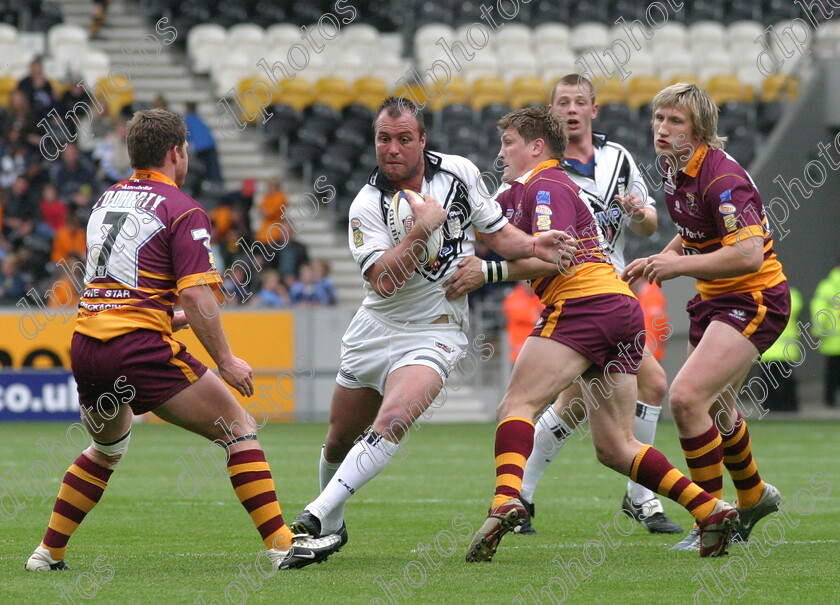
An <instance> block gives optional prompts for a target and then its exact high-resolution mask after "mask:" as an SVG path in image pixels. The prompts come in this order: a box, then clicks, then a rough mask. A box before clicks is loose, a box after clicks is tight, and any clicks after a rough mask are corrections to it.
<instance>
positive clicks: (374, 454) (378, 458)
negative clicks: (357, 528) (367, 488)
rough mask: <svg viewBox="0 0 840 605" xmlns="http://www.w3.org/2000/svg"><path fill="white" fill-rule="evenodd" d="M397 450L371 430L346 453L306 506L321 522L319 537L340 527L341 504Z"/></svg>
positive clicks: (372, 476)
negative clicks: (316, 495)
mask: <svg viewBox="0 0 840 605" xmlns="http://www.w3.org/2000/svg"><path fill="white" fill-rule="evenodd" d="M397 447H398V444H396V443H392V442H391V441H388V440H387V439H385V437H383V436H382V435H380V434H379V433H377V432H376V431H373V430H371V431H369V432H368V433H367V434H366V435H365V436H364V438H363V439H361V440H360V441H359V442H358V443H356V445H354V446H353V447H352V448H351V449H350V451H349V452H347V456H346V457H345V458H344V461H343V462H342V463H341V464H340V465H339V467H338V469H337V470H336V471H335V473H334V474H333V476H332V477H331V478H330V479H329V481H328V482H327V485H326V486H325V487H324V489H323V490H321V495H320V496H318V497H317V498H316V499H315V500H314V501H312V502H311V503H310V504H309V505H307V507H306V509H307V510H308V511H309V512H311V513H312V514H314V515H315V516H316V517H318V518H319V519H320V520H321V533H322V534H328V533H331V532H334V531H337V530H338V529H339V528H340V527H341V522H342V520H343V519H344V504H345V503H346V502H347V500H348V499H349V498H350V496H352V495H353V494H355V493H356V492H357V491H358V490H360V489H361V488H362V487H363V486H364V485H365V484H366V483H367V482H368V481H370V480H371V479H373V478H374V477H376V475H378V474H379V473H380V472H381V471H382V469H384V468H385V467H386V466H387V465H388V463H389V462H390V461H391V458H393V457H394V454H395V453H396V451H397ZM325 462H326V461H325ZM322 476H323V475H322Z"/></svg>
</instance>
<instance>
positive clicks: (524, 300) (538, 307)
mask: <svg viewBox="0 0 840 605" xmlns="http://www.w3.org/2000/svg"><path fill="white" fill-rule="evenodd" d="M543 308H544V305H543V304H542V303H541V302H540V297H539V296H537V295H536V294H534V291H533V290H532V289H531V286H530V285H529V284H528V282H527V281H518V282H516V285H515V286H514V288H513V290H511V292H510V294H508V295H507V297H506V298H505V302H504V304H503V305H502V313H504V314H505V318H506V319H507V334H508V346H509V348H510V362H511V363H514V362H515V361H516V358H517V357H518V356H519V351H521V350H522V345H524V344H525V339H526V338H528V336H529V335H530V334H531V332H532V331H533V330H534V326H535V325H536V323H537V320H538V319H539V318H540V313H542V310H543Z"/></svg>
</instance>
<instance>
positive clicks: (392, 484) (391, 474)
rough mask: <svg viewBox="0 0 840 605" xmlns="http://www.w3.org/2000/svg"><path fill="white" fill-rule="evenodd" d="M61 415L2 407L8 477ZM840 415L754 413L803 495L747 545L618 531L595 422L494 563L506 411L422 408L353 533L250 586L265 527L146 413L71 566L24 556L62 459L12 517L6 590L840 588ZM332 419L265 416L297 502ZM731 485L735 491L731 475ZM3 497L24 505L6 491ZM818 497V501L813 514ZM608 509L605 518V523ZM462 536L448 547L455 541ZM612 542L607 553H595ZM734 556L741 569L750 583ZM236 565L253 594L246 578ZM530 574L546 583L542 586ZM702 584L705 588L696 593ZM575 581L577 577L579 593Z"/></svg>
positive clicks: (784, 474)
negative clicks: (679, 549)
mask: <svg viewBox="0 0 840 605" xmlns="http://www.w3.org/2000/svg"><path fill="white" fill-rule="evenodd" d="M65 430H66V426H61V425H57V424H21V425H4V426H3V427H2V429H0V433H1V434H2V436H3V439H2V440H0V460H2V461H3V473H4V478H6V479H8V478H9V476H10V475H9V469H10V468H11V469H15V471H16V473H17V474H18V475H21V474H22V473H23V472H24V471H26V470H27V469H28V468H29V467H31V466H32V464H33V463H35V462H36V461H37V460H38V459H39V458H43V457H44V454H43V451H42V450H41V449H40V448H39V447H37V446H36V445H35V443H36V441H38V439H40V438H41V437H46V438H47V440H48V441H50V442H53V441H56V440H60V439H62V440H63V439H64V436H65ZM838 430H840V424H838V423H829V422H820V423H816V422H814V423H804V422H803V423H777V422H771V421H761V422H753V423H752V425H751V433H752V435H753V437H754V441H755V443H756V446H757V447H756V448H755V449H756V450H757V453H758V456H759V458H758V460H759V463H760V470H761V472H762V475H763V476H764V477H766V478H767V479H769V480H770V481H771V482H773V483H774V484H775V485H776V486H777V487H779V488H780V489H781V491H782V493H783V495H784V497H785V499H786V501H787V502H788V503H790V504H793V500H794V494H798V496H797V497H796V503H797V504H798V509H797V508H794V507H792V508H791V510H790V513H789V517H788V520H787V521H784V520H782V521H780V523H779V524H777V525H774V526H771V527H769V528H768V531H767V532H765V533H763V527H762V525H759V528H758V529H757V530H756V532H755V533H754V536H757V537H758V538H759V539H760V540H761V544H757V545H756V546H754V547H753V549H752V550H750V553H752V558H750V557H749V556H747V555H746V554H745V553H744V550H743V548H742V547H740V546H733V547H732V550H731V555H730V556H729V557H726V558H723V559H714V560H710V559H707V560H701V559H698V558H697V555H696V553H675V552H669V551H668V550H667V549H668V547H669V546H670V545H671V544H673V543H674V542H675V539H674V538H673V537H668V536H664V537H663V536H655V535H651V534H648V533H647V532H646V531H645V530H643V529H642V528H641V527H635V528H634V531H633V532H632V533H630V534H629V535H628V536H626V537H622V536H620V535H619V534H618V533H617V531H616V529H615V528H614V527H613V518H614V516H615V513H616V511H617V509H618V506H619V503H620V501H621V495H622V492H623V486H624V480H623V479H622V478H621V477H619V476H618V475H616V474H615V473H613V472H612V471H609V470H607V469H605V468H604V467H602V466H600V465H599V464H598V463H597V462H596V461H595V459H594V454H593V450H592V446H591V444H590V442H589V441H588V439H586V440H579V439H577V438H576V437H573V438H572V441H571V442H570V444H569V445H568V446H567V448H566V449H565V450H564V451H563V453H562V454H561V455H559V456H558V458H557V459H556V461H555V462H554V463H553V465H552V466H551V467H549V471H548V473H547V474H546V477H545V479H544V481H543V483H542V484H541V486H540V489H539V491H538V492H537V506H538V508H537V515H538V516H537V518H536V520H535V526H536V528H537V530H538V532H539V533H538V534H537V535H535V536H517V535H510V536H508V537H506V538H505V539H504V541H503V542H502V545H501V547H500V549H499V552H498V553H497V555H496V557H495V560H494V561H493V563H491V564H467V563H465V562H464V560H463V558H464V552H465V547H466V541H467V540H468V539H469V536H468V534H469V531H468V528H467V524H469V525H470V526H472V528H477V527H478V525H479V524H480V523H481V522H482V521H483V518H484V517H483V515H484V513H485V511H486V508H487V506H488V504H489V502H490V499H491V494H492V486H493V467H492V440H493V432H494V427H493V426H492V425H489V424H477V425H423V426H421V427H420V429H419V430H417V431H415V432H413V433H412V434H411V435H410V437H409V439H408V441H407V442H406V443H405V445H404V447H403V455H402V457H401V458H402V459H399V460H396V461H395V462H394V463H392V465H391V466H390V467H389V468H387V469H386V470H385V471H384V472H383V473H382V474H381V475H380V476H379V477H378V478H377V479H376V480H374V481H373V482H371V483H370V484H369V485H368V486H366V487H365V488H364V489H363V490H362V491H360V492H359V493H358V494H356V495H355V496H354V497H353V498H352V499H351V502H350V505H349V507H348V514H347V521H348V526H349V530H350V543H349V544H348V545H347V546H346V547H345V548H344V549H343V550H342V552H341V553H339V554H337V555H335V556H333V557H332V558H331V559H330V560H329V561H327V562H326V563H324V564H322V565H316V566H311V567H308V568H306V569H303V570H297V571H291V572H281V573H278V574H277V575H275V576H274V577H273V578H269V579H266V580H262V579H259V578H258V576H255V578H256V579H255V580H253V581H254V582H261V583H262V584H261V586H259V587H257V586H256V584H254V585H253V586H252V587H247V581H246V580H245V579H244V578H243V577H240V569H239V567H238V566H239V565H240V564H242V565H245V566H247V565H253V564H254V562H255V557H256V554H257V553H258V552H259V550H260V546H261V542H260V541H259V539H258V536H257V533H256V531H255V530H254V528H253V526H252V525H251V522H250V519H249V518H248V516H247V515H246V513H245V512H244V510H243V509H242V508H241V506H240V504H239V503H238V502H237V500H236V498H235V496H234V494H233V493H232V490H231V488H230V485H229V483H228V481H227V479H222V478H220V477H218V476H216V477H215V478H213V479H211V480H209V481H208V482H207V483H206V485H204V486H203V487H202V488H201V489H200V490H198V491H197V493H196V494H195V495H194V497H192V498H186V497H184V496H183V495H181V494H180V493H179V491H178V489H177V487H176V483H177V479H178V475H179V474H180V473H181V472H182V470H183V469H182V468H181V467H179V466H178V465H176V464H175V462H174V460H175V459H176V458H178V457H179V456H181V455H183V454H184V453H185V451H186V450H187V449H188V448H189V447H195V448H197V449H198V450H202V449H203V448H204V447H206V446H204V444H203V442H202V441H201V440H200V439H199V438H198V437H195V436H193V435H189V434H187V433H185V432H184V431H181V430H179V429H175V428H172V427H169V426H145V425H140V426H137V427H136V428H135V431H134V433H133V437H132V443H131V450H130V452H129V454H128V455H127V457H126V459H125V460H124V461H123V462H122V463H121V465H120V468H119V469H118V471H117V472H116V473H115V475H114V477H113V478H112V480H111V483H110V485H109V488H108V491H107V492H106V494H105V496H104V497H103V500H102V502H101V504H100V505H99V507H97V509H96V510H95V511H94V512H93V513H91V515H90V516H89V517H88V518H87V520H86V521H85V522H84V524H83V525H82V527H81V528H80V529H79V530H78V531H77V532H76V534H75V535H74V537H73V539H72V540H71V542H70V549H69V551H68V556H67V561H68V563H69V564H70V565H71V566H72V570H71V571H68V572H63V573H41V574H31V573H25V572H24V571H23V563H24V561H25V560H26V557H27V556H28V555H29V554H30V552H31V551H32V549H33V548H34V547H35V546H36V545H37V543H38V541H39V539H40V538H41V536H42V535H43V531H44V529H45V525H46V522H47V519H48V517H49V512H50V510H51V507H52V503H53V497H54V494H55V492H56V490H57V488H58V485H59V481H60V477H61V475H62V474H63V471H62V472H60V473H58V472H56V473H53V475H54V478H53V480H52V482H51V483H50V485H49V486H47V491H48V492H49V493H50V496H49V500H48V501H47V502H44V503H40V502H39V501H38V498H35V499H33V500H32V501H29V502H26V507H25V508H24V509H23V510H21V511H20V512H18V513H17V515H16V517H15V518H14V519H13V520H9V519H4V518H0V523H2V525H1V526H0V527H2V531H1V532H0V545H2V548H0V562H2V565H0V602H2V603H4V604H5V603H48V604H49V603H55V602H59V603H64V604H69V603H74V602H75V603H79V604H81V603H84V602H87V601H86V600H84V599H83V596H84V595H88V596H91V593H92V591H93V589H94V586H95V583H98V586H96V590H97V592H96V595H95V596H94V597H93V598H92V599H91V602H94V603H120V604H122V603H187V604H192V603H207V604H208V605H210V604H211V602H213V601H214V599H215V600H216V601H215V602H216V603H223V604H224V603H244V602H247V603H293V604H296V603H342V604H343V603H383V602H384V603H403V602H410V603H446V604H460V603H465V604H466V603H526V604H531V603H546V604H547V603H557V602H568V603H627V604H632V603H639V604H645V605H647V604H649V603H692V602H697V603H719V602H721V601H723V602H734V601H736V600H738V599H737V597H738V596H739V595H741V599H740V601H739V602H740V603H837V602H840V588H838V586H837V571H838V569H840V568H839V567H838V563H837V561H838V556H837V553H838V548H839V547H840V539H838V531H837V527H840V504H838V498H837V492H838V489H840V486H831V484H832V483H835V482H836V481H837V477H838V476H840V474H838V472H837V471H838V465H839V464H838V460H837V435H838ZM324 432H325V426H323V425H312V424H296V425H280V426H277V425H275V426H268V427H266V428H265V429H263V431H262V434H261V440H262V443H263V445H264V447H265V449H266V452H267V456H268V459H269V461H270V462H271V463H272V468H273V471H274V477H275V480H276V482H277V486H278V491H279V495H280V499H281V502H282V504H283V506H284V510H285V511H286V518H287V520H291V519H293V518H294V516H295V514H296V513H297V512H298V511H299V510H300V509H301V507H302V506H303V505H304V504H306V503H307V502H308V501H309V500H310V499H311V498H313V497H314V496H315V495H316V491H317V489H316V488H317V481H318V480H317V460H318V451H319V448H320V444H321V443H322V439H323V436H324ZM657 441H658V443H659V445H660V448H661V449H662V450H663V451H664V452H665V454H666V455H667V456H668V457H669V458H670V459H671V460H672V461H674V462H676V463H677V466H678V467H680V468H684V461H682V459H681V458H680V455H679V449H678V445H677V440H676V436H675V432H674V430H673V427H672V426H671V424H670V423H668V422H663V423H662V424H661V426H660V429H659V435H658V438H657ZM216 454H217V455H219V456H220V455H221V452H217V453H216ZM816 473H822V478H821V479H813V481H815V482H818V481H822V482H824V483H826V484H828V485H829V486H831V488H832V489H833V491H834V493H833V494H832V495H831V496H830V497H828V498H824V497H822V496H821V495H820V494H818V490H822V491H825V489H824V488H820V486H819V485H817V486H816V487H814V486H812V485H811V484H810V481H812V477H814V476H815V474H816ZM0 485H3V484H0ZM15 492H16V494H18V495H19V492H18V491H17V490H15ZM809 494H811V496H812V497H809ZM726 495H727V497H728V498H729V499H734V492H733V490H732V488H731V484H729V483H727V493H726ZM0 502H2V503H3V504H4V505H5V506H6V507H7V509H8V506H10V504H9V503H10V500H9V499H8V498H7V497H4V498H3V500H2V501H0ZM665 506H666V509H667V511H668V512H669V513H670V514H671V515H672V516H673V517H674V518H675V519H676V520H678V521H679V522H680V523H682V524H684V525H685V526H686V527H688V526H689V524H690V517H689V516H688V515H687V513H685V512H684V511H682V509H680V508H679V507H678V506H677V505H675V504H673V503H672V502H670V501H667V502H666V504H665ZM809 507H813V510H812V512H811V513H810V514H807V513H808V510H809ZM598 523H601V524H602V527H603V525H604V524H606V525H608V526H609V529H607V530H604V532H605V533H601V534H600V535H599V528H598V525H597V524H598ZM792 526H795V527H792ZM620 528H621V529H623V528H624V526H620ZM769 530H773V531H769ZM627 531H629V530H627ZM782 533H783V536H782ZM605 534H606V535H605ZM436 539H437V545H438V549H439V551H436V550H435V546H434V544H435V540H436ZM781 539H783V540H784V542H781ZM618 540H620V541H621V544H620V545H617V541H618ZM596 541H597V543H596ZM780 542H781V543H780ZM587 544H588V545H587ZM423 545H431V546H430V550H429V551H428V555H427V556H428V557H429V558H428V560H427V559H426V558H425V557H424V555H423V554H422V553H421V552H420V551H419V550H418V548H419V549H420V550H424V547H423ZM611 546H614V547H615V548H614V549H613V548H612V547H611ZM759 547H762V548H761V549H759ZM439 553H442V554H439ZM448 553H452V554H451V555H450V556H445V555H447V554H448ZM587 555H588V559H587ZM601 557H604V560H603V562H602V563H600V564H598V565H593V563H599V559H600V558H601ZM573 559H579V560H580V561H581V562H582V566H581V567H579V568H572V572H570V573H572V579H570V578H569V576H568V575H565V574H564V572H563V569H562V568H561V567H560V566H559V564H558V562H561V561H567V562H568V561H572V560H573ZM412 561H416V562H417V563H412ZM727 572H728V573H729V574H730V575H732V576H734V577H736V578H737V577H741V576H743V577H744V578H745V579H744V580H743V581H741V582H740V583H739V584H738V587H737V588H736V586H735V584H734V583H733V581H731V580H729V579H728V577H727V576H726V574H727ZM252 573H254V571H253V570H252ZM698 574H699V576H698ZM584 575H586V576H588V577H584ZM111 576H112V577H111ZM109 577H110V580H108V578H109ZM554 578H559V579H560V580H562V582H563V584H561V583H560V581H559V580H557V579H555V580H554V581H553V583H552V589H553V596H552V595H551V594H549V593H548V592H547V590H546V591H544V592H541V591H542V589H543V588H544V587H545V586H547V585H548V584H549V582H550V581H552V579H554ZM715 578H717V582H718V583H716V580H715ZM698 579H702V580H703V582H704V583H703V584H701V583H700V582H699V581H698ZM106 580H108V581H106ZM394 580H398V581H399V583H400V585H401V586H402V587H403V588H404V590H405V591H406V592H405V593H400V592H399V590H400V588H399V586H397V582H393V583H392V595H391V597H390V598H389V596H388V595H387V594H386V593H385V591H384V590H383V588H382V587H381V584H382V583H387V582H391V581H394ZM237 581H238V582H240V583H241V584H242V586H243V587H245V590H246V591H247V593H246V594H243V593H240V592H239V591H238V585H237V584H235V582H237ZM409 581H410V582H413V583H414V587H412V586H411V585H410V584H409ZM528 585H530V587H531V588H532V589H533V591H534V593H533V594H535V595H536V596H537V599H538V600H534V598H533V597H531V596H528V594H527V592H526V586H528ZM703 586H706V587H707V589H708V593H706V594H705V595H696V594H695V593H697V592H698V591H699V590H701V589H702V587H703ZM564 589H565V590H568V592H569V596H568V598H566V599H565V601H564ZM62 590H63V592H62ZM226 590H227V594H226ZM408 591H411V594H410V595H408ZM744 591H746V592H744ZM80 592H81V594H80ZM695 597H696V598H695ZM377 599H381V600H377Z"/></svg>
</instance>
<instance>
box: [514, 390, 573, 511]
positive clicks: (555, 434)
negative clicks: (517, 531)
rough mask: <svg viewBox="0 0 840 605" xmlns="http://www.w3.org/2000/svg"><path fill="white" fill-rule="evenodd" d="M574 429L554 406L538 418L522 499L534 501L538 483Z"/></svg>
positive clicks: (524, 477)
mask: <svg viewBox="0 0 840 605" xmlns="http://www.w3.org/2000/svg"><path fill="white" fill-rule="evenodd" d="M572 432H573V429H571V428H569V425H568V424H566V422H565V421H564V420H563V419H562V418H560V416H559V415H558V414H557V412H555V411H554V407H553V406H548V408H546V410H545V411H544V412H543V413H542V415H541V416H540V417H539V418H538V419H537V424H536V427H535V429H534V449H533V450H532V451H531V455H530V456H529V457H528V462H527V463H526V464H525V474H524V475H523V476H522V489H521V490H520V494H521V495H522V499H523V500H526V501H528V502H531V503H533V502H534V491H535V490H536V489H537V483H539V482H540V479H542V476H543V474H544V473H545V469H547V468H548V464H549V463H550V462H551V461H552V460H554V456H555V455H556V454H557V452H558V451H560V448H561V447H563V444H564V443H565V442H566V439H568V438H569V436H570V435H571V434H572Z"/></svg>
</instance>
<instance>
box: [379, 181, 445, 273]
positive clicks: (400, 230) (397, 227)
mask: <svg viewBox="0 0 840 605" xmlns="http://www.w3.org/2000/svg"><path fill="white" fill-rule="evenodd" d="M409 196H414V197H415V199H418V200H420V201H421V202H422V201H423V196H422V195H420V194H419V193H417V192H416V191H411V190H410V189H403V190H401V191H397V192H396V193H395V194H394V197H392V198H391V203H390V205H389V206H388V229H390V231H391V238H392V239H393V240H394V245H396V244H399V243H400V242H401V241H403V239H405V236H406V234H407V233H408V232H409V231H411V229H412V228H413V227H414V215H413V214H412V213H411V205H410V204H409V203H408V198H409ZM441 229H442V228H441V227H438V228H437V229H435V230H434V231H432V232H431V233H430V234H429V239H428V240H426V245H425V247H424V249H423V250H422V251H421V252H419V258H418V259H417V260H419V261H420V264H421V265H426V266H427V265H433V264H434V263H435V261H436V260H437V259H438V256H439V255H440V249H441V247H442V246H443V231H442V230H441Z"/></svg>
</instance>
